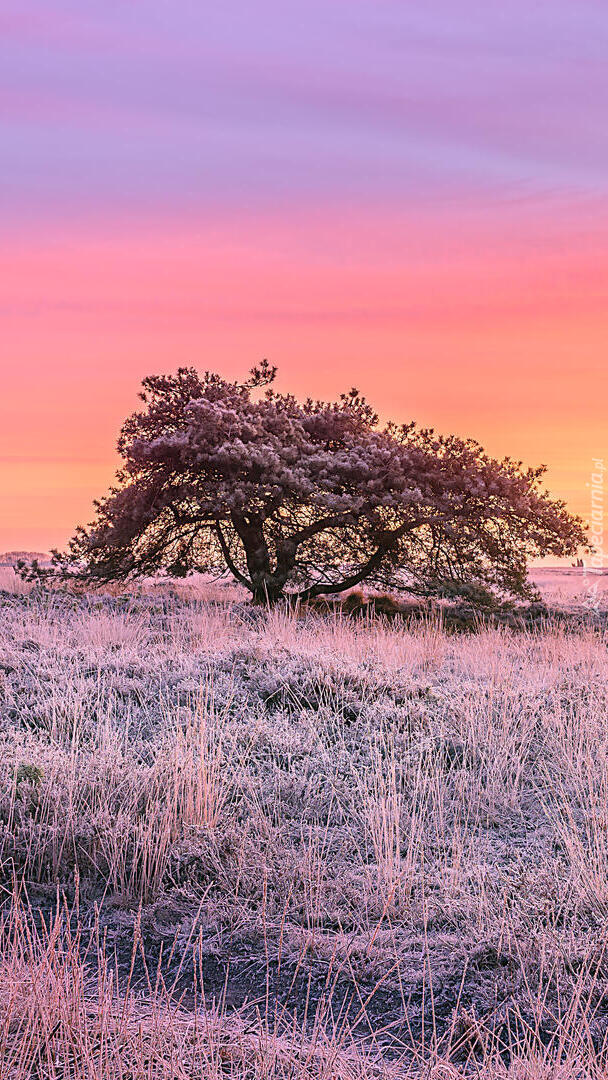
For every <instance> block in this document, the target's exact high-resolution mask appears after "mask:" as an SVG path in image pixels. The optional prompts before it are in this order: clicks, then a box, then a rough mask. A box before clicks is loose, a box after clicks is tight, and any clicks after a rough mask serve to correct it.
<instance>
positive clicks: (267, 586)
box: [233, 515, 287, 604]
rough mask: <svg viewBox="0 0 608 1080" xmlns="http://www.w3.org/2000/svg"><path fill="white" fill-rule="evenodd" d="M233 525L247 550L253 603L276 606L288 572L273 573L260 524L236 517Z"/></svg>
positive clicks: (246, 555) (246, 556)
mask: <svg viewBox="0 0 608 1080" xmlns="http://www.w3.org/2000/svg"><path fill="white" fill-rule="evenodd" d="M233 523H234V527H235V529H236V531H237V533H238V535H239V538H240V540H241V543H242V544H243V547H244V548H245V558H246V560H247V570H248V573H249V580H250V581H251V593H252V600H253V603H254V604H275V603H276V602H277V600H279V599H280V597H281V595H282V593H283V587H284V585H285V582H286V580H287V572H286V571H284V570H283V568H281V570H280V571H279V572H277V573H273V571H272V569H271V565H270V552H269V550H268V544H267V543H266V537H265V536H264V532H263V529H262V526H261V524H260V523H259V522H257V521H251V520H249V521H246V520H244V519H243V518H239V517H237V516H236V515H235V516H234V517H233ZM277 569H278V568H277Z"/></svg>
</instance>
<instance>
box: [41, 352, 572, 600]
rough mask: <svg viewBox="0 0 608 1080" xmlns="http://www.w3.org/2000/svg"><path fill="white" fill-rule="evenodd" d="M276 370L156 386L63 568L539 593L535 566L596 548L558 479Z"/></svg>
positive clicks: (312, 587) (335, 588) (98, 575)
mask: <svg viewBox="0 0 608 1080" xmlns="http://www.w3.org/2000/svg"><path fill="white" fill-rule="evenodd" d="M274 374H275V373H274V369H271V368H269V366H268V365H267V364H263V365H262V366H261V367H260V368H258V369H254V370H253V372H252V377H251V379H250V380H249V381H248V382H246V383H230V382H227V381H226V380H225V379H223V378H221V377H220V376H219V375H215V374H212V373H209V372H207V373H206V374H204V375H202V376H201V375H199V374H198V373H197V372H196V371H195V370H194V369H191V368H188V369H186V368H180V369H179V370H178V371H177V373H176V374H175V375H169V376H153V377H150V378H147V379H145V380H144V384H143V392H142V394H141V397H142V400H143V403H144V409H143V410H142V411H140V412H137V413H134V414H133V415H132V416H131V417H130V418H129V419H128V420H127V421H126V422H125V424H124V427H123V429H122V434H121V436H120V440H119V444H118V449H119V452H120V454H121V455H122V457H123V459H124V466H123V468H122V471H121V472H120V473H119V475H118V483H117V485H116V486H115V487H114V488H112V489H111V491H110V494H109V495H108V496H107V497H106V498H105V499H103V500H102V501H101V502H99V503H97V504H96V506H97V518H96V521H95V522H94V523H93V524H92V525H91V526H89V527H88V528H87V529H80V530H79V531H78V533H77V535H76V537H75V538H74V540H73V542H72V545H71V549H70V553H69V556H68V557H67V558H64V559H63V562H62V565H63V566H64V568H65V567H69V568H70V569H71V570H72V571H74V569H79V570H80V572H82V573H83V574H84V576H85V577H88V578H90V579H97V580H99V579H106V580H108V579H115V578H118V579H120V578H125V577H128V576H133V575H136V574H150V573H152V572H154V571H156V570H158V569H159V568H162V567H164V568H166V569H168V570H169V572H171V573H173V574H176V575H179V574H184V573H186V572H187V571H188V570H191V569H196V570H209V569H218V568H221V569H225V568H226V567H228V569H229V570H230V572H231V573H232V574H233V575H234V577H235V578H236V579H237V581H239V582H240V583H241V584H242V585H243V586H244V587H245V588H246V589H247V590H249V592H250V593H251V594H252V596H253V597H254V599H256V600H264V601H265V600H268V601H271V602H272V601H274V600H276V599H277V598H278V597H279V596H280V595H281V594H282V593H283V592H288V593H290V594H292V595H296V596H298V597H300V598H311V597H314V596H316V595H320V594H321V593H328V592H330V593H331V592H340V591H343V590H345V589H348V588H352V587H353V586H355V585H356V584H357V583H358V582H360V581H366V582H367V583H368V584H375V585H383V586H386V585H391V586H392V587H401V588H407V589H409V590H410V591H413V592H418V593H427V594H428V593H447V594H448V595H457V594H465V595H467V596H469V597H470V599H471V600H473V601H474V602H476V603H479V602H480V601H484V600H485V601H487V599H488V590H489V591H490V593H491V592H492V590H494V591H497V592H500V593H503V594H504V593H510V594H516V595H526V594H527V592H529V588H528V585H527V578H526V564H527V560H528V559H530V558H531V557H533V556H538V555H547V554H551V555H555V556H561V555H567V554H570V553H572V552H574V551H576V550H577V548H578V547H579V545H581V544H583V543H584V539H585V538H584V534H583V531H582V528H581V524H580V522H579V521H578V519H575V518H573V517H572V516H571V515H570V514H569V513H568V512H567V510H566V508H565V506H564V504H563V503H561V502H558V501H555V500H553V499H551V498H550V496H549V495H548V493H547V492H546V491H544V490H543V488H542V484H541V479H542V475H543V472H544V469H543V468H542V467H541V468H536V469H524V468H523V467H522V466H521V463H517V462H514V461H511V460H510V459H508V458H505V459H504V460H502V461H497V460H493V459H492V458H490V457H488V456H487V455H486V454H485V452H484V451H483V450H482V448H481V447H480V446H479V445H478V444H477V443H475V442H473V441H472V440H462V439H458V438H455V437H444V436H440V435H437V434H436V433H435V432H434V431H432V430H427V429H420V428H417V427H416V426H415V424H405V425H402V426H397V425H395V424H388V425H387V426H385V427H380V426H379V424H378V418H377V416H376V415H375V413H374V412H373V410H372V408H371V407H370V406H369V405H368V404H367V402H366V401H365V399H364V398H362V397H360V396H359V394H358V393H357V391H356V390H352V391H351V392H350V393H348V394H344V395H342V397H341V398H340V400H338V401H336V402H329V403H328V402H323V401H311V400H309V401H306V402H305V403H304V404H301V403H299V402H298V401H296V399H295V398H294V397H292V396H291V395H285V394H279V393H277V392H275V391H274V390H273V389H272V387H269V388H268V389H267V390H266V392H265V393H264V394H263V395H261V394H260V393H259V388H260V387H262V386H264V385H265V384H267V383H271V382H272V381H273V379H274Z"/></svg>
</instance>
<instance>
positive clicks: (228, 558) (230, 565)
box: [215, 521, 253, 593]
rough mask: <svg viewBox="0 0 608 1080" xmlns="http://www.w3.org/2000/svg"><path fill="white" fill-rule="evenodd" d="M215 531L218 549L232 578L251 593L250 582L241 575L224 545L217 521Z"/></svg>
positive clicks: (228, 549) (224, 540) (223, 538)
mask: <svg viewBox="0 0 608 1080" xmlns="http://www.w3.org/2000/svg"><path fill="white" fill-rule="evenodd" d="M215 531H216V533H217V538H218V540H219V542H220V547H221V549H222V555H223V556H224V560H225V562H226V566H227V567H228V569H229V570H230V573H231V574H232V575H233V577H235V578H236V580H237V581H240V583H241V585H244V586H245V588H246V589H249V592H250V593H252V592H253V586H252V584H251V582H250V581H249V578H246V577H245V575H244V574H242V573H241V571H240V570H239V568H238V566H237V565H236V563H235V561H234V559H233V558H232V555H231V554H230V548H229V547H228V544H227V543H226V537H225V536H224V534H223V532H222V529H221V526H220V523H219V521H216V523H215Z"/></svg>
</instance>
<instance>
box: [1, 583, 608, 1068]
mask: <svg viewBox="0 0 608 1080" xmlns="http://www.w3.org/2000/svg"><path fill="white" fill-rule="evenodd" d="M6 573H8V572H6ZM10 573H11V574H12V571H11V572H10ZM5 584H7V585H8V580H7V581H6V582H5ZM176 590H177V591H176ZM114 593H115V595H108V594H105V595H98V594H90V593H89V594H86V593H84V594H80V595H77V594H70V593H66V592H57V591H55V592H44V591H40V590H39V589H38V588H32V587H31V586H29V585H27V584H26V583H24V582H23V581H19V579H15V589H14V591H13V589H12V588H11V589H10V591H9V590H7V591H5V592H4V593H3V594H2V601H1V602H2V620H1V624H0V625H1V629H0V710H1V739H2V748H1V753H0V772H1V779H0V822H1V832H0V866H1V868H2V891H3V899H2V920H3V921H2V926H3V929H2V931H1V941H0V953H1V961H0V1060H1V1061H2V1067H1V1069H0V1074H1V1075H2V1076H3V1077H11V1078H18V1080H25V1077H32V1076H37V1077H52V1078H59V1077H61V1078H66V1077H74V1078H79V1080H80V1078H84V1077H86V1078H89V1077H95V1078H101V1077H103V1078H104V1080H115V1078H116V1080H118V1078H125V1077H159V1078H169V1077H171V1078H174V1080H183V1078H185V1077H188V1078H194V1077H197V1078H198V1077H202V1076H204V1077H215V1078H219V1077H225V1076H232V1077H256V1078H262V1077H264V1078H270V1077H281V1078H287V1077H290V1078H298V1080H303V1078H309V1080H312V1078H317V1077H321V1078H325V1080H330V1078H332V1080H346V1078H348V1080H350V1078H352V1077H358V1078H369V1077H372V1076H374V1077H380V1076H382V1077H386V1078H389V1077H396V1076H403V1075H406V1074H409V1073H421V1072H425V1073H428V1071H429V1070H431V1072H432V1074H433V1075H436V1076H437V1077H439V1076H441V1077H445V1076H448V1075H450V1076H451V1075H453V1076H456V1075H457V1074H461V1073H465V1072H467V1071H475V1072H479V1070H482V1071H483V1073H484V1075H491V1076H498V1075H500V1076H503V1075H506V1074H507V1073H510V1074H512V1075H513V1076H517V1077H519V1076H524V1075H525V1076H535V1077H537V1076H538V1077H541V1076H542V1077H550V1076H551V1077H554V1076H557V1075H559V1076H567V1077H570V1076H571V1077H574V1076H576V1077H580V1076H583V1075H598V1076H599V1075H603V1069H604V1068H605V1065H606V1048H607V1043H606V1030H607V1017H608V1008H607V1005H608V998H607V995H608V958H607V957H606V954H605V925H606V911H607V905H608V846H607V844H606V836H607V835H608V809H607V808H608V729H607V727H606V715H607V712H608V660H607V652H606V645H607V641H606V634H605V630H603V629H602V628H601V626H600V625H599V624H598V623H597V622H596V621H594V620H593V619H591V620H590V619H589V617H583V616H581V619H580V621H579V622H578V623H575V624H572V625H570V624H559V625H557V624H555V625H553V624H551V622H550V621H549V622H544V623H541V624H539V625H538V626H537V627H536V629H534V630H531V631H516V630H512V629H508V628H501V627H486V628H485V629H484V628H481V629H478V631H477V632H475V633H466V634H462V633H448V632H446V630H445V628H444V627H443V626H442V625H441V621H440V619H439V618H438V616H437V615H431V616H429V617H428V618H427V619H426V620H422V621H417V622H412V623H408V622H405V621H404V620H403V619H402V618H400V617H397V618H395V619H393V620H392V621H390V622H389V621H387V620H386V619H383V618H367V619H366V618H361V617H356V616H355V617H348V616H346V615H345V614H343V613H341V612H340V611H339V610H338V611H327V612H319V611H314V610H311V609H308V610H306V609H305V608H299V609H294V608H293V607H292V608H286V607H283V606H281V605H279V606H277V607H275V608H273V609H270V610H265V609H263V608H256V607H252V606H251V605H250V604H249V603H247V602H246V600H245V597H246V592H245V590H242V592H241V593H240V594H239V590H238V588H235V587H232V586H227V585H219V584H217V585H207V586H203V587H201V586H200V585H198V584H196V582H193V583H192V584H190V583H189V579H187V580H186V581H184V582H183V584H181V585H179V586H177V587H171V588H170V587H169V586H168V585H167V584H165V585H164V586H156V587H153V586H152V585H149V584H148V585H144V586H142V587H141V588H140V589H139V590H135V589H134V588H132V589H131V590H130V591H124V592H122V593H121V591H120V590H119V589H118V588H116V587H115V588H114Z"/></svg>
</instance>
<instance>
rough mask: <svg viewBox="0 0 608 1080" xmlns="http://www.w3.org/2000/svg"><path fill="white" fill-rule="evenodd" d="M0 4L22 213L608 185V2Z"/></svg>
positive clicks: (14, 173) (10, 198)
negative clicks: (607, 116) (607, 119)
mask: <svg viewBox="0 0 608 1080" xmlns="http://www.w3.org/2000/svg"><path fill="white" fill-rule="evenodd" d="M11 7H12V11H11ZM0 12H1V14H0V26H1V30H2V34H1V45H0V49H1V53H0V87H1V91H0V93H1V98H0V100H1V102H2V179H1V184H2V210H1V214H2V222H3V223H6V222H7V220H10V221H11V222H13V223H14V222H15V221H17V222H19V221H21V222H25V221H29V220H31V218H32V216H34V217H38V216H40V217H42V218H45V217H47V216H48V215H49V213H51V212H53V213H54V214H57V215H60V216H64V215H65V216H67V217H70V216H72V215H76V214H79V213H81V214H84V215H86V216H87V217H88V218H89V219H90V216H91V215H92V214H99V215H102V216H105V215H107V214H109V213H114V212H117V211H127V210H128V211H129V212H130V213H136V214H138V213H144V212H145V213H150V212H162V211H163V210H165V211H167V210H168V211H171V212H175V210H176V208H179V209H180V210H181V211H185V210H186V209H196V208H197V207H200V206H204V208H205V209H206V210H208V209H209V207H210V206H211V205H220V206H228V207H230V206H232V205H235V206H237V207H238V208H239V209H240V210H242V208H243V207H244V205H247V206H250V207H252V208H256V207H258V206H260V205H262V206H266V205H268V204H270V205H273V206H276V205H280V206H285V207H289V206H290V205H292V204H293V205H295V206H297V205H299V204H300V202H301V201H302V200H305V201H307V202H312V203H314V204H318V203H319V202H326V203H327V204H328V205H338V206H339V205H340V204H342V203H343V202H348V203H354V204H355V205H357V204H359V203H364V204H366V205H367V204H370V203H373V202H374V201H376V200H388V201H389V202H392V203H399V202H400V201H401V200H403V199H404V198H414V199H416V198H420V199H423V200H428V199H433V198H437V199H446V198H452V199H453V198H458V197H462V195H463V194H464V195H465V196H467V197H478V198H480V197H490V196H492V195H494V196H495V197H499V198H500V199H505V200H508V199H523V200H529V199H534V198H543V197H546V196H555V195H556V194H558V195H563V194H568V195H574V196H576V197H578V198H580V199H584V198H586V197H588V196H594V195H597V194H600V193H601V194H603V193H604V192H605V190H606V186H607V178H608V137H607V134H608V133H607V124H606V115H607V88H608V77H607V75H606V63H607V58H608V7H607V6H606V5H604V4H602V3H600V2H595V3H589V2H584V0H576V2H574V0H573V2H569V3H564V2H563V0H551V2H544V3H534V2H533V0H525V2H524V0H509V3H501V4H498V3H493V2H487V0H485V2H477V0H465V2H461V3H455V2H454V0H450V2H437V0H432V2H431V3H428V2H426V3H423V4H421V3H413V2H412V3H408V2H405V3H404V2H403V0H401V2H399V3H393V2H384V3H382V2H371V0H370V2H366V3H362V2H361V0H344V2H342V0H330V2H328V0H323V2H320V0H306V3H300V2H297V3H290V2H287V3H286V2H278V0H277V2H274V3H271V2H268V0H256V2H254V3H252V2H251V0H248V2H242V3H231V2H228V3H222V4H219V3H216V4H206V3H202V2H201V0H196V2H186V0H167V2H165V3H159V2H146V3H134V2H131V3H129V2H126V0H121V2H120V3H113V2H112V0H104V2H90V0H86V2H85V0H78V2H74V3H71V4H70V3H61V2H56V3H52V4H46V3H32V2H31V0H20V3H19V4H18V5H15V4H13V5H11V6H10V7H9V6H8V5H6V4H2V5H0Z"/></svg>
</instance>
